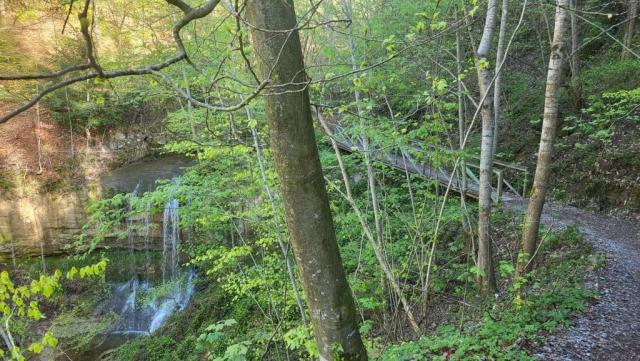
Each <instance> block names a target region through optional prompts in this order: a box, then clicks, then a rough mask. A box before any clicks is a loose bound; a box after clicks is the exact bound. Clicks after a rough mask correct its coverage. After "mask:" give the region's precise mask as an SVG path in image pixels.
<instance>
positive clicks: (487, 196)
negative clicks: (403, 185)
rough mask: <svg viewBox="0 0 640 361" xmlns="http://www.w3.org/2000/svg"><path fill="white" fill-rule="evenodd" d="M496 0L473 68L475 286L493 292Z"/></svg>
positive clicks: (488, 17)
mask: <svg viewBox="0 0 640 361" xmlns="http://www.w3.org/2000/svg"><path fill="white" fill-rule="evenodd" d="M497 7H498V1H497V0H490V1H489V4H488V8H487V18H486V21H485V24H484V31H483V33H482V40H481V41H480V45H479V46H478V50H477V54H476V70H477V72H478V87H479V88H480V96H481V97H480V100H481V102H480V115H481V116H482V142H481V146H480V185H479V188H480V189H479V195H478V208H479V210H478V271H479V273H478V285H479V286H480V288H481V290H482V291H483V292H484V293H490V292H493V291H494V290H495V288H496V281H495V275H494V273H493V264H492V263H493V262H492V252H491V239H490V238H489V230H490V222H491V191H492V189H491V175H492V172H493V169H492V168H493V159H492V156H491V155H492V150H493V112H492V110H491V103H492V102H491V98H490V97H489V94H488V92H489V84H490V82H491V77H490V74H489V69H488V66H487V54H488V53H489V49H490V48H491V40H492V39H493V33H494V30H495V24H496V8H497Z"/></svg>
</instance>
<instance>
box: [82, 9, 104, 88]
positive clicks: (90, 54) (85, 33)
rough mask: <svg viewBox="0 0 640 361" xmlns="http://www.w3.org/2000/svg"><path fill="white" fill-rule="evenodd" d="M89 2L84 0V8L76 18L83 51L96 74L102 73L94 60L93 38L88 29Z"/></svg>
mask: <svg viewBox="0 0 640 361" xmlns="http://www.w3.org/2000/svg"><path fill="white" fill-rule="evenodd" d="M89 4H91V0H85V3H84V8H83V9H82V12H81V13H80V14H78V20H80V32H81V33H82V37H83V38H84V42H85V51H86V55H87V60H88V61H89V64H90V65H91V67H92V68H93V69H95V70H96V72H98V74H100V75H102V74H103V70H102V67H101V66H100V64H98V61H97V60H96V56H95V53H94V49H93V40H92V39H91V31H90V30H89V18H88V14H89Z"/></svg>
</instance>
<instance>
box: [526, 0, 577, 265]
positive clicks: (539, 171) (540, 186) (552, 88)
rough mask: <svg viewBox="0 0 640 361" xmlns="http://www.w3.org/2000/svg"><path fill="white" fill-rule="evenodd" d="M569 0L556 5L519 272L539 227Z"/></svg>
mask: <svg viewBox="0 0 640 361" xmlns="http://www.w3.org/2000/svg"><path fill="white" fill-rule="evenodd" d="M568 5H569V0H558V1H557V6H556V16H555V25H554V32H553V42H552V46H551V55H550V58H549V67H548V70H547V86H546V90H545V101H544V117H543V120H542V134H541V136H540V147H539V150H538V162H537V165H536V173H535V176H534V180H533V188H532V190H531V196H530V198H529V205H528V208H527V214H526V215H525V221H524V231H523V235H522V248H523V249H522V252H523V255H522V256H521V257H519V265H518V271H519V273H520V274H523V273H526V272H529V271H530V270H531V268H532V264H533V262H532V261H533V259H534V258H535V255H536V249H537V243H538V231H539V229H540V215H541V214H542V208H543V207H544V198H545V194H546V191H547V187H548V183H549V175H550V173H551V172H550V170H551V158H552V155H553V143H554V140H555V136H556V128H557V125H558V91H559V89H560V78H561V75H562V65H563V63H564V60H565V59H564V54H563V53H564V44H565V35H566V30H567V24H566V23H567V21H566V20H567V8H568Z"/></svg>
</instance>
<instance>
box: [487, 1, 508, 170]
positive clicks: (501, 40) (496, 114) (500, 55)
mask: <svg viewBox="0 0 640 361" xmlns="http://www.w3.org/2000/svg"><path fill="white" fill-rule="evenodd" d="M508 15H509V0H502V15H501V16H500V32H499V34H498V49H497V50H496V66H495V73H496V75H495V78H496V79H495V83H494V84H493V146H492V148H491V155H492V158H493V156H495V154H496V149H497V148H498V130H499V128H500V95H501V91H502V89H501V88H502V71H500V70H501V69H500V68H501V65H502V61H503V59H504V52H505V46H506V43H505V40H506V37H507V36H506V35H507V20H508Z"/></svg>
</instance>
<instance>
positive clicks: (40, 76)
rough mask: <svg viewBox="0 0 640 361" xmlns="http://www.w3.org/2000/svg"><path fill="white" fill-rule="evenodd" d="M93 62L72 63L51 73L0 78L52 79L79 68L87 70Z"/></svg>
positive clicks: (0, 78)
mask: <svg viewBox="0 0 640 361" xmlns="http://www.w3.org/2000/svg"><path fill="white" fill-rule="evenodd" d="M90 68H91V64H88V63H87V64H80V65H72V66H70V67H67V68H64V69H62V70H60V71H57V72H55V73H50V74H25V75H0V80H37V79H51V78H57V77H59V76H62V75H65V74H67V73H70V72H73V71H78V70H86V69H90Z"/></svg>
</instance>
